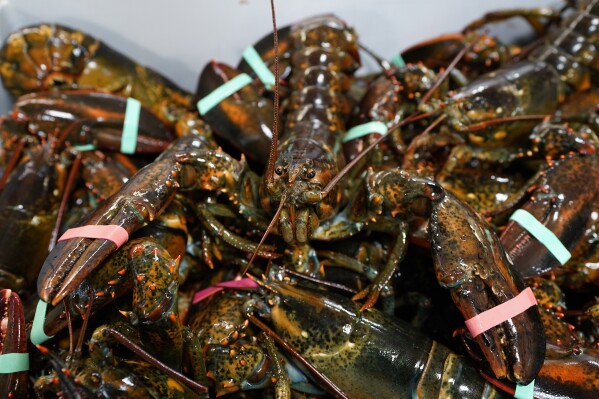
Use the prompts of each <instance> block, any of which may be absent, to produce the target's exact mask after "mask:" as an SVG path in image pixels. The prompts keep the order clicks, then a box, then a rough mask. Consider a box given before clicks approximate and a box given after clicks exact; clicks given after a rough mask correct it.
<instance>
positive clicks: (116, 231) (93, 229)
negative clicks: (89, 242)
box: [58, 224, 129, 248]
mask: <svg viewBox="0 0 599 399" xmlns="http://www.w3.org/2000/svg"><path fill="white" fill-rule="evenodd" d="M71 238H98V239H103V240H110V241H112V242H113V243H115V244H116V247H117V248H120V247H121V245H123V244H124V243H126V242H127V240H129V233H127V230H125V229H124V228H122V227H121V226H118V225H116V224H109V225H99V224H98V225H95V224H92V225H88V226H81V227H75V228H72V229H68V230H67V231H65V232H64V234H63V235H62V236H61V237H60V238H59V239H58V241H64V240H69V239H71Z"/></svg>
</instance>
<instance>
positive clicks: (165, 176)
mask: <svg viewBox="0 0 599 399" xmlns="http://www.w3.org/2000/svg"><path fill="white" fill-rule="evenodd" d="M213 148H214V145H213V144H212V143H211V142H208V141H206V140H205V139H202V138H201V137H198V136H186V137H182V138H180V139H178V140H176V141H174V142H173V143H172V144H171V146H169V148H168V149H167V150H166V151H165V152H163V153H162V155H161V156H160V157H159V158H158V159H157V160H156V161H154V162H153V163H151V164H150V165H147V166H146V167H144V168H143V169H141V170H140V171H139V172H138V173H137V174H136V175H135V176H133V177H132V178H131V179H130V180H129V181H128V182H127V183H126V184H125V185H124V186H123V187H122V188H121V190H120V191H119V192H117V193H116V194H114V195H113V196H112V197H110V198H109V199H108V200H106V201H105V202H104V203H103V205H102V206H101V207H99V208H98V209H97V210H96V211H95V212H94V213H93V214H92V215H91V216H90V217H89V218H87V219H86V220H85V221H84V224H85V225H88V226H90V225H91V226H93V225H113V226H120V228H122V229H121V231H122V230H123V229H124V231H126V232H127V234H128V235H131V234H132V233H133V232H135V231H136V230H137V229H139V228H141V227H143V226H144V225H145V224H146V223H147V222H150V221H152V220H153V219H154V218H155V217H156V216H157V215H158V214H159V213H160V212H162V211H163V210H164V208H166V206H167V205H168V204H169V203H170V202H171V200H172V199H173V198H174V196H175V194H176V192H177V189H178V188H179V187H180V186H181V184H182V183H184V182H185V180H187V179H185V178H183V177H182V175H185V173H183V172H182V169H183V168H184V167H185V166H184V165H183V164H182V163H181V162H179V161H178V160H177V157H175V154H178V153H181V152H183V151H191V150H194V149H207V151H208V152H210V151H212V149H213ZM212 152H214V151H212ZM188 175H189V173H188ZM192 175H193V174H192ZM116 228H117V229H118V228H119V227H116ZM117 248H118V246H117V245H116V244H115V242H113V241H110V240H107V239H92V238H72V239H68V240H65V241H59V242H58V244H57V245H56V246H55V247H54V248H53V249H52V251H51V252H50V254H49V255H48V257H47V258H46V260H45V261H44V264H43V266H42V270H41V272H40V274H39V276H38V281H37V288H38V294H39V296H40V298H41V299H42V300H43V301H45V302H48V303H51V304H53V305H55V306H56V304H58V303H59V302H60V301H61V300H62V299H64V298H65V297H66V296H67V295H68V294H70V293H71V292H72V291H73V290H74V289H75V288H76V287H77V285H78V284H79V283H81V281H83V279H84V278H85V277H86V276H87V275H89V273H91V271H92V270H94V269H95V268H96V267H97V266H98V265H99V264H100V263H101V262H102V261H103V260H104V259H106V258H107V257H108V256H109V255H110V254H111V253H113V252H114V251H116V250H117Z"/></svg>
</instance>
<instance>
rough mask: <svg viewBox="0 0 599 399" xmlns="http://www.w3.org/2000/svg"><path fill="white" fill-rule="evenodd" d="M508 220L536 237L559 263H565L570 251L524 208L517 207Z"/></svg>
mask: <svg viewBox="0 0 599 399" xmlns="http://www.w3.org/2000/svg"><path fill="white" fill-rule="evenodd" d="M510 220H513V221H515V222H517V223H518V224H519V225H520V226H522V228H523V229H524V230H526V231H528V232H529V233H530V235H531V236H533V237H534V238H536V239H537V240H538V241H539V242H540V243H541V244H543V245H544V246H545V248H547V250H548V251H549V252H551V254H552V255H553V256H555V258H556V259H557V260H558V261H559V263H561V264H562V265H563V264H565V263H566V262H567V261H568V260H569V259H570V257H571V256H572V255H571V254H570V251H568V248H566V247H565V246H564V244H562V242H561V241H560V239H559V238H557V236H556V235H555V234H553V232H552V231H551V230H549V229H548V228H547V227H545V226H543V224H542V223H541V222H539V221H538V220H537V219H536V218H535V217H534V216H533V215H531V214H530V213H529V212H527V211H525V210H524V209H518V210H517V211H516V212H514V213H513V214H512V216H511V217H510Z"/></svg>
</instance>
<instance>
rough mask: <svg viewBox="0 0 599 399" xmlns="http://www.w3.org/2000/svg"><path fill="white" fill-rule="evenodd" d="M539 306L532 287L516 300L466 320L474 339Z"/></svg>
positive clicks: (516, 297)
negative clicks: (532, 307)
mask: <svg viewBox="0 0 599 399" xmlns="http://www.w3.org/2000/svg"><path fill="white" fill-rule="evenodd" d="M536 304H537V299H536V298H535V294H533V292H532V290H531V289H530V287H527V288H526V289H525V290H524V291H522V292H521V293H519V294H518V295H516V296H515V297H514V298H512V299H510V300H509V301H506V302H504V303H502V304H500V305H497V306H495V307H494V308H491V309H489V310H487V311H485V312H482V313H481V314H479V315H476V316H474V317H472V318H470V319H468V320H466V327H467V328H468V331H470V334H471V335H472V336H473V337H476V336H478V335H479V334H482V333H484V332H485V331H487V330H488V329H490V328H493V327H495V326H497V325H499V324H501V323H503V322H504V321H507V320H509V319H511V318H512V317H515V316H518V315H519V314H520V313H523V312H524V311H525V310H526V309H528V308H530V307H531V306H534V305H536Z"/></svg>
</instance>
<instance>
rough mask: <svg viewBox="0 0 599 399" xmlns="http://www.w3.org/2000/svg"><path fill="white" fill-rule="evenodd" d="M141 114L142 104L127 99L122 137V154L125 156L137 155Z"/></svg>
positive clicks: (132, 99)
mask: <svg viewBox="0 0 599 399" xmlns="http://www.w3.org/2000/svg"><path fill="white" fill-rule="evenodd" d="M140 112H141V103H140V102H139V101H138V100H136V99H134V98H131V97H129V98H127V107H126V108H125V122H124V124H123V134H122V136H121V152H122V153H123V154H135V149H136V148H137V132H138V130H139V114H140Z"/></svg>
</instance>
